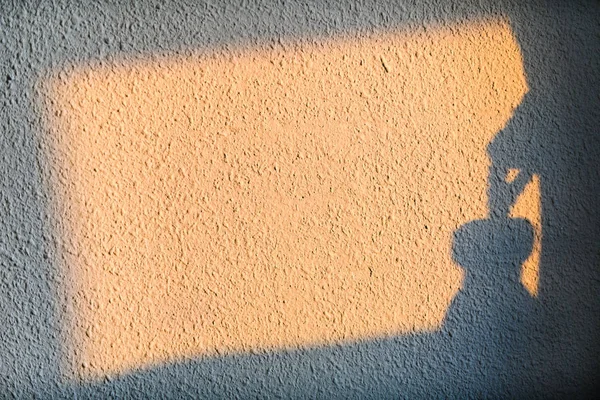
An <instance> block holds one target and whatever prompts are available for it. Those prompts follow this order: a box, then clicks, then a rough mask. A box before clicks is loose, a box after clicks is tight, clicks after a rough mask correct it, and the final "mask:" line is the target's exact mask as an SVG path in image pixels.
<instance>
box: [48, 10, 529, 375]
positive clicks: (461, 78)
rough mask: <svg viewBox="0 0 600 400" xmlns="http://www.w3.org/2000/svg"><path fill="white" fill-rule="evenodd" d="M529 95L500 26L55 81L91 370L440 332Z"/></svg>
mask: <svg viewBox="0 0 600 400" xmlns="http://www.w3.org/2000/svg"><path fill="white" fill-rule="evenodd" d="M525 91H526V83H525V79H524V75H523V69H522V60H521V56H520V51H519V48H518V46H517V44H516V42H515V39H514V37H513V35H512V32H511V29H510V27H509V26H508V24H507V23H506V22H504V21H501V20H494V21H487V22H480V23H472V24H462V25H457V26H454V27H452V29H449V28H448V29H437V30H432V29H427V30H421V31H418V32H414V33H413V34H406V33H394V34H386V35H379V36H374V37H363V38H355V39H345V40H339V41H335V40H332V41H328V42H323V43H321V44H318V45H298V46H296V47H294V48H290V49H285V50H284V49H275V50H248V51H244V52H239V53H236V54H232V53H229V52H228V53H226V52H222V53H215V54H212V55H202V56H193V57H187V58H184V57H174V58H169V59H166V58H165V59H160V60H156V61H152V62H150V61H148V62H141V61H140V62H139V63H128V64H125V65H109V66H91V67H86V68H82V69H81V70H79V71H77V72H74V73H71V74H70V75H69V76H68V78H66V79H60V80H59V79H57V80H55V81H53V83H52V85H51V89H50V91H49V97H50V99H51V100H52V101H53V102H54V106H53V107H54V108H53V109H54V110H56V111H60V112H59V113H58V114H59V115H58V117H56V118H55V121H54V122H55V124H54V126H53V135H52V139H51V140H52V143H51V147H52V154H53V159H54V160H55V162H56V164H55V165H56V169H55V176H56V178H57V179H56V183H55V187H56V195H57V199H58V206H59V208H60V211H59V213H60V215H61V218H62V220H63V222H64V226H63V228H64V232H63V233H64V237H65V243H66V244H65V252H64V258H65V264H66V266H67V268H68V271H69V273H70V276H71V277H72V280H73V288H72V290H73V298H74V305H73V321H74V327H73V330H74V331H73V337H74V344H73V349H74V350H73V351H74V352H75V353H76V358H77V360H78V364H77V369H78V372H77V373H79V374H80V375H81V376H83V377H93V376H101V375H104V374H112V373H115V372H120V371H124V370H127V369H131V368H137V367H140V366H144V365H149V364H154V363H159V362H164V361H169V360H175V359H180V358H182V357H190V356H197V355H202V354H215V353H217V352H219V353H221V352H239V351H249V350H254V349H271V348H284V347H297V346H305V345H316V344H327V343H333V342H338V341H345V340H359V339H365V338H372V337H377V336H379V337H381V336H385V335H395V334H402V333H406V332H412V331H422V330H433V329H436V328H438V327H439V326H440V323H441V321H442V320H443V318H444V315H445V312H446V309H447V307H448V305H449V303H450V301H451V299H452V297H453V295H454V294H455V293H456V291H457V290H458V288H459V287H460V285H461V279H462V272H461V269H460V268H459V267H457V266H456V265H454V264H453V262H452V257H451V241H452V235H453V232H454V231H455V230H456V229H457V228H458V227H459V226H460V225H462V224H464V223H465V222H467V221H470V220H473V219H481V218H485V217H486V215H487V210H486V187H487V173H488V167H489V160H488V158H487V155H486V145H487V144H488V143H489V141H490V140H491V139H492V138H493V136H494V135H495V134H496V133H497V132H498V131H499V130H500V129H501V128H502V127H503V126H504V125H505V123H506V122H507V121H508V119H509V118H510V116H511V113H512V111H513V109H514V108H515V107H516V106H517V104H518V103H519V102H520V100H521V99H522V97H523V95H524V93H525Z"/></svg>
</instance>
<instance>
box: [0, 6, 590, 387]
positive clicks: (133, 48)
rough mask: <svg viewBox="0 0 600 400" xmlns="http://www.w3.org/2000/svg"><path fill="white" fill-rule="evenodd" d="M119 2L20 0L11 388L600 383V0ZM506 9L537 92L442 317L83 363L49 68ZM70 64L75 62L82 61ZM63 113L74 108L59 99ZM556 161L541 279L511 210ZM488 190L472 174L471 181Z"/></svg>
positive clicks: (8, 299) (6, 247) (4, 370)
mask: <svg viewBox="0 0 600 400" xmlns="http://www.w3.org/2000/svg"><path fill="white" fill-rule="evenodd" d="M465 3H466V2H444V1H438V2H425V3H421V4H419V5H415V4H412V2H386V3H385V5H383V4H378V3H376V2H369V1H367V2H358V1H357V2H352V1H349V2H332V3H331V4H327V3H326V2H320V1H319V2H303V3H301V4H294V5H290V4H284V3H277V2H265V3H257V4H246V3H242V2H241V3H239V4H234V3H229V4H228V5H212V4H210V3H205V4H203V5H202V6H193V5H189V4H186V3H184V2H169V3H163V2H157V3H155V4H153V3H151V2H140V4H134V5H131V6H129V7H124V6H117V5H114V4H111V3H104V4H101V5H98V4H94V5H86V6H73V5H67V4H62V5H61V4H50V3H45V2H41V3H37V2H36V3H34V2H32V3H31V4H24V5H22V4H18V5H12V6H11V5H3V6H0V7H1V8H0V10H1V12H0V18H1V26H2V28H1V29H2V35H1V36H0V41H1V42H0V45H1V46H2V47H0V51H1V53H0V57H1V58H0V61H1V62H0V68H1V74H0V78H1V79H0V95H1V96H2V99H1V104H2V108H1V110H0V113H1V118H2V125H1V129H2V131H1V137H0V146H1V149H2V150H1V154H2V160H1V162H0V172H1V174H0V176H1V177H0V182H1V183H0V185H1V186H0V189H1V192H0V196H1V200H0V210H1V211H0V212H1V225H0V266H1V269H0V288H1V292H0V302H1V303H0V304H1V309H2V315H1V316H0V335H1V337H2V341H0V355H1V357H0V358H1V360H2V361H0V393H1V394H3V395H5V396H7V397H11V396H14V397H17V398H21V397H31V396H39V397H42V398H43V397H52V396H55V397H62V396H73V395H77V396H80V397H84V398H85V397H93V396H98V395H104V396H108V395H113V396H128V397H140V398H143V397H148V396H160V395H162V396H167V397H182V396H188V397H195V396H204V397H239V398H247V397H277V396H283V397H297V398H304V397H320V398H331V397H340V398H347V397H351V398H352V397H356V398H365V397H367V398H368V397H372V398H395V397H431V396H434V397H435V396H438V397H464V396H469V395H470V396H474V397H506V396H511V395H512V396H518V397H523V396H527V397H533V396H539V397H545V398H547V397H558V398H560V397H572V396H579V397H587V396H591V395H592V394H593V393H594V391H595V389H597V383H596V375H597V372H596V371H598V367H599V365H598V359H599V357H598V356H599V355H600V354H599V344H598V337H599V332H598V329H599V325H600V324H599V322H600V321H599V320H598V315H599V311H600V309H599V308H600V303H599V302H600V300H599V299H598V296H597V294H598V289H599V286H600V283H599V282H600V280H599V276H598V275H599V266H600V245H599V241H598V237H599V233H600V232H599V230H600V228H599V226H600V223H599V222H600V221H598V219H599V218H598V212H597V201H596V196H597V194H598V193H599V192H600V191H599V187H598V185H599V183H598V182H599V179H598V178H599V171H600V168H599V167H600V166H599V165H598V164H599V162H598V159H599V157H598V156H599V155H600V154H599V152H600V137H599V135H598V129H597V126H598V123H599V122H600V118H599V111H598V110H599V108H598V105H599V99H598V88H599V85H598V77H597V71H598V67H599V62H598V61H599V60H598V55H597V54H598V50H599V49H598V46H599V45H598V41H597V37H598V26H599V24H598V23H599V21H600V18H599V17H600V7H598V5H597V3H595V2H589V3H586V2H569V4H559V2H551V1H548V2H530V3H529V4H527V5H522V4H518V2H515V3H511V2H490V3H486V2H480V4H479V5H478V6H477V7H475V6H468V5H466V4H465ZM492 17H501V18H506V19H507V21H508V23H509V24H510V26H511V28H512V30H513V32H514V36H515V37H516V40H517V42H518V44H519V45H520V47H521V53H522V57H523V63H524V69H525V74H526V80H527V85H528V87H529V91H528V93H527V94H526V95H525V97H524V99H523V100H522V102H521V103H520V105H519V107H518V108H517V109H516V110H515V111H514V115H513V117H512V119H511V120H510V121H509V122H508V124H507V125H506V127H505V128H504V129H503V130H501V131H500V132H498V133H497V134H496V136H495V137H494V139H493V140H492V142H491V143H490V144H489V146H488V148H487V152H488V155H489V158H490V160H491V162H492V168H491V172H490V176H489V177H488V184H489V193H488V194H489V199H490V200H489V209H490V211H491V213H490V216H489V217H487V218H484V219H479V220H477V221H473V222H471V223H467V224H465V225H463V226H462V227H459V228H458V229H457V230H456V231H455V232H454V237H453V239H452V243H453V247H452V257H453V259H454V261H455V262H456V263H457V265H459V266H461V267H462V268H463V269H464V271H465V278H464V280H463V282H462V284H463V286H462V290H461V291H460V292H459V293H458V294H457V295H456V296H455V297H454V299H453V302H452V303H451V304H450V308H449V309H448V313H447V314H446V316H445V319H444V323H443V325H442V326H441V328H440V329H438V330H434V331H431V332H415V333H414V334H411V333H408V334H400V335H392V336H391V337H387V338H374V339H373V338H371V339H364V340H354V341H353V342H351V343H349V342H344V343H339V344H327V345H321V346H305V347H301V348H298V349H288V350H260V351H256V352H242V353H238V354H223V355H219V354H216V355H208V356H198V357H196V358H189V359H187V360H183V361H175V362H169V363H163V364H160V365H155V366H150V367H149V366H146V367H144V368H140V369H139V370H134V371H128V372H123V373H121V374H119V375H117V376H107V377H106V378H101V379H99V380H91V381H90V380H85V379H84V380H81V379H79V377H77V375H76V374H74V373H73V371H72V368H73V365H76V363H77V362H78V360H79V359H78V356H77V354H73V352H70V350H69V345H68V343H70V341H71V340H72V335H73V332H72V331H70V330H69V329H67V328H65V327H70V326H73V325H74V324H75V322H74V321H73V319H74V318H75V317H76V313H74V312H73V302H72V297H73V296H74V294H73V293H71V292H69V291H68V290H65V287H67V286H68V285H69V279H70V278H69V275H68V274H66V273H65V270H64V268H63V267H64V262H65V248H68V244H65V243H64V242H65V241H68V238H67V239H65V238H64V237H63V236H62V235H61V232H62V230H61V229H62V228H61V226H62V225H61V224H64V221H61V220H60V219H59V218H58V217H57V216H60V212H59V211H58V210H57V208H56V202H55V199H54V198H53V197H52V196H53V189H52V188H51V187H49V182H52V179H51V177H50V176H49V170H50V167H49V165H48V162H49V161H48V157H47V152H46V149H45V148H44V147H43V145H44V143H46V139H45V135H48V134H49V133H48V129H47V126H48V116H47V109H46V108H44V104H43V102H41V101H40V99H41V98H44V96H45V94H44V93H43V92H42V91H41V89H40V86H39V82H40V81H42V80H44V79H47V78H48V77H58V78H59V79H60V77H61V74H68V72H69V71H72V70H74V69H76V68H77V67H78V66H81V65H93V64H96V65H102V63H111V62H121V61H123V60H125V61H127V60H130V59H144V60H153V59H155V58H156V57H165V56H179V55H185V54H188V53H190V52H197V51H207V52H208V51H211V50H214V49H219V50H224V51H236V50H237V49H240V48H246V47H250V48H252V47H275V48H277V47H281V46H283V47H285V46H290V45H292V44H294V43H298V42H301V43H319V41H325V40H330V39H331V38H336V37H344V35H345V36H346V37H348V36H350V37H353V36H354V37H356V36H360V35H361V34H362V35H369V34H371V35H372V34H377V33H381V34H384V33H386V32H391V31H406V32H411V31H415V30H419V29H422V28H423V27H425V28H427V27H431V26H442V27H443V26H453V24H457V23H464V22H468V21H478V20H482V19H486V18H488V19H489V18H492ZM65 71H66V72H65ZM56 112H57V113H58V114H60V110H56ZM510 169H517V170H519V171H521V173H522V174H523V175H522V176H533V175H537V176H539V179H540V197H541V206H542V208H541V225H542V232H543V237H542V242H541V246H542V251H541V255H540V266H541V268H540V272H539V273H540V275H539V288H538V293H537V297H535V298H532V297H531V296H530V295H529V294H528V293H527V292H525V291H524V289H523V288H522V287H520V286H519V282H518V279H519V277H518V270H519V266H520V265H521V263H522V262H523V261H524V260H525V259H526V258H527V257H528V256H529V253H530V252H531V247H532V246H533V244H532V243H533V240H534V239H533V238H534V232H533V231H532V227H531V225H530V224H529V223H527V222H526V221H523V220H520V219H507V218H506V212H505V208H506V205H505V203H511V202H512V199H514V198H516V197H518V195H519V192H520V191H521V190H522V188H519V185H518V183H519V180H518V179H519V178H517V179H516V180H515V182H516V183H517V184H515V185H506V184H505V183H503V182H504V178H505V174H506V171H508V170H510ZM465 190H468V188H465Z"/></svg>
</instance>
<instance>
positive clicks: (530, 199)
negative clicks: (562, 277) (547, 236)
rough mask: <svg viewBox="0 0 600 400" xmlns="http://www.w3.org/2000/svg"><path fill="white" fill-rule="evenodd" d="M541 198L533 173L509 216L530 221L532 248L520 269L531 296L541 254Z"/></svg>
mask: <svg viewBox="0 0 600 400" xmlns="http://www.w3.org/2000/svg"><path fill="white" fill-rule="evenodd" d="M541 201H542V198H541V192H540V177H539V175H537V174H534V175H533V176H532V178H531V181H530V182H529V183H528V184H527V185H526V186H525V188H524V189H523V192H522V193H521V194H520V195H519V197H518V198H517V201H516V202H515V204H514V205H513V207H512V209H511V212H510V216H511V217H513V218H525V219H527V220H529V222H531V225H532V226H533V231H534V237H533V249H532V250H531V255H530V256H529V258H528V259H527V260H525V263H523V268H522V270H521V283H523V286H525V288H526V289H527V291H528V292H529V293H531V295H532V296H537V293H538V282H539V277H540V255H541V254H542V202H541Z"/></svg>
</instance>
